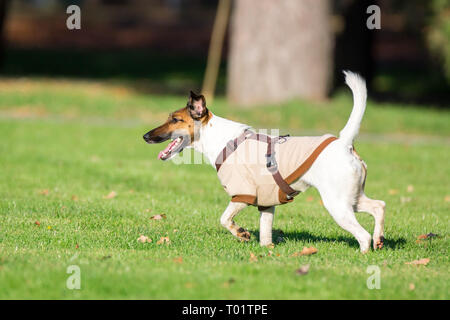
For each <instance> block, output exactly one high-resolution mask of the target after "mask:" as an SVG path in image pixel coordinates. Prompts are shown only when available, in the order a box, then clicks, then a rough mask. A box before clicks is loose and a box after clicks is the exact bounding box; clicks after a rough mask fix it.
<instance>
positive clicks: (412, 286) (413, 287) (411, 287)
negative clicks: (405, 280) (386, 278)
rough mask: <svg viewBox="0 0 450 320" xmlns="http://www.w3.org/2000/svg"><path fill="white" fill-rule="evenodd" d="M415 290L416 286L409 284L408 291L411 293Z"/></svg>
mask: <svg viewBox="0 0 450 320" xmlns="http://www.w3.org/2000/svg"><path fill="white" fill-rule="evenodd" d="M415 288H416V286H415V285H414V283H410V284H409V290H411V291H413V290H414V289H415Z"/></svg>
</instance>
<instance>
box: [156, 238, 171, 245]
mask: <svg viewBox="0 0 450 320" xmlns="http://www.w3.org/2000/svg"><path fill="white" fill-rule="evenodd" d="M163 243H165V244H169V243H170V239H169V237H161V239H159V240H158V241H157V242H156V244H163Z"/></svg>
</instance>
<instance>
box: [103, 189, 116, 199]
mask: <svg viewBox="0 0 450 320" xmlns="http://www.w3.org/2000/svg"><path fill="white" fill-rule="evenodd" d="M116 196H117V192H115V191H111V192H110V193H108V195H106V196H104V197H103V199H112V198H115V197H116Z"/></svg>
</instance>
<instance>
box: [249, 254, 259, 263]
mask: <svg viewBox="0 0 450 320" xmlns="http://www.w3.org/2000/svg"><path fill="white" fill-rule="evenodd" d="M249 260H250V262H256V261H258V257H257V256H256V255H255V254H254V253H252V252H250V259H249Z"/></svg>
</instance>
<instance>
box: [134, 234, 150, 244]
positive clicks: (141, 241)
mask: <svg viewBox="0 0 450 320" xmlns="http://www.w3.org/2000/svg"><path fill="white" fill-rule="evenodd" d="M137 241H138V242H140V243H146V242H152V239H150V238H149V237H146V236H144V235H141V236H140V237H139V238H138V239H137Z"/></svg>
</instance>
